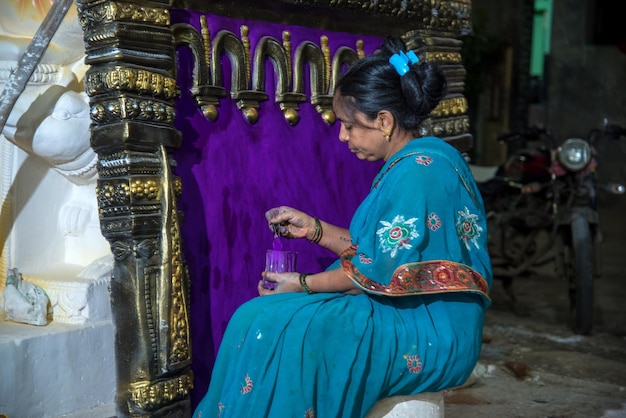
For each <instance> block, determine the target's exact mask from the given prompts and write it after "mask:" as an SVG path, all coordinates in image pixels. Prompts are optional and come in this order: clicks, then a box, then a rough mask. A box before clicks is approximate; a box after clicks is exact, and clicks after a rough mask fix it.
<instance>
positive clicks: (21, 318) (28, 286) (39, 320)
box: [4, 269, 50, 325]
mask: <svg viewBox="0 0 626 418" xmlns="http://www.w3.org/2000/svg"><path fill="white" fill-rule="evenodd" d="M49 304H50V300H49V299H48V295H46V292H45V291H44V290H43V289H42V288H41V287H40V286H37V285H36V284H33V283H29V282H27V281H25V280H24V279H23V278H22V275H21V274H20V272H19V271H18V270H17V269H9V271H8V272H7V280H6V287H5V288H4V310H5V312H6V318H5V319H6V320H7V321H14V322H23V323H25V324H31V325H46V324H47V323H48V313H49V309H48V307H49Z"/></svg>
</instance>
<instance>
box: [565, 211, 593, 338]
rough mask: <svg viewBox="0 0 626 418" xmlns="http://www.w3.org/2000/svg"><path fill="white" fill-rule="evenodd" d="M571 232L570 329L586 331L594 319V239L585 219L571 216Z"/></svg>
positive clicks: (583, 332) (588, 331)
mask: <svg viewBox="0 0 626 418" xmlns="http://www.w3.org/2000/svg"><path fill="white" fill-rule="evenodd" d="M571 233H572V235H571V250H572V252H571V254H570V263H569V264H570V268H569V269H568V270H569V274H568V279H569V281H570V283H569V284H570V309H571V314H572V320H573V329H574V332H576V333H577V334H582V335H587V334H589V333H591V327H592V323H593V243H592V237H591V230H590V228H589V222H587V219H585V218H584V217H582V216H574V217H573V219H572V223H571Z"/></svg>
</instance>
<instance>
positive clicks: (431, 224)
mask: <svg viewBox="0 0 626 418" xmlns="http://www.w3.org/2000/svg"><path fill="white" fill-rule="evenodd" d="M426 225H428V228H430V229H431V230H432V231H436V230H438V229H439V228H440V227H441V219H440V218H439V216H437V214H436V213H435V212H433V213H431V214H430V215H428V219H427V221H426Z"/></svg>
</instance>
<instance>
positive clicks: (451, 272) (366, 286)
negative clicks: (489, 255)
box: [340, 245, 491, 301]
mask: <svg viewBox="0 0 626 418" xmlns="http://www.w3.org/2000/svg"><path fill="white" fill-rule="evenodd" d="M356 249H357V247H356V245H353V246H351V247H350V248H348V249H347V250H345V251H344V252H343V253H342V254H341V256H340V257H341V266H342V268H343V270H344V272H345V273H346V274H347V275H348V277H349V278H350V280H352V282H353V283H354V284H356V285H357V286H358V287H359V288H361V289H363V290H364V291H366V292H368V293H374V294H379V295H386V296H414V295H423V294H437V293H448V292H472V293H478V294H480V295H482V296H483V297H485V298H486V299H487V300H488V301H491V299H490V298H489V295H488V289H489V287H488V284H487V281H486V280H485V278H484V277H483V276H482V275H481V274H480V273H478V272H477V271H476V270H474V269H473V268H471V267H470V266H468V265H465V264H462V263H457V262H454V261H449V260H428V261H420V262H414V263H407V264H403V265H401V266H400V267H398V268H397V269H396V270H395V271H394V272H393V275H392V277H391V281H390V282H389V284H388V285H383V284H381V283H378V282H376V281H374V280H372V279H370V278H368V277H366V276H365V275H364V274H363V273H361V272H360V271H359V270H358V269H357V268H356V266H355V265H354V263H353V262H352V259H353V258H354V257H355V256H356Z"/></svg>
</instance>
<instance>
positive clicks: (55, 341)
mask: <svg viewBox="0 0 626 418" xmlns="http://www.w3.org/2000/svg"><path fill="white" fill-rule="evenodd" d="M0 376H1V378H0V414H5V415H7V416H8V417H10V418H13V417H24V418H26V417H38V418H53V417H59V416H63V414H72V413H76V411H87V410H92V409H93V410H94V411H101V412H102V413H103V415H93V416H94V417H97V418H100V417H101V416H102V417H105V416H107V414H108V410H107V408H108V407H107V405H112V404H114V402H115V392H116V387H117V386H116V373H115V352H114V330H113V323H112V321H107V322H99V323H96V324H89V325H70V324H62V323H56V322H52V323H50V324H49V325H46V326H41V327H39V326H33V325H25V324H17V323H14V322H10V321H5V319H4V314H0ZM94 408H95V409H94ZM69 416H72V415H69ZM89 416H92V415H89Z"/></svg>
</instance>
